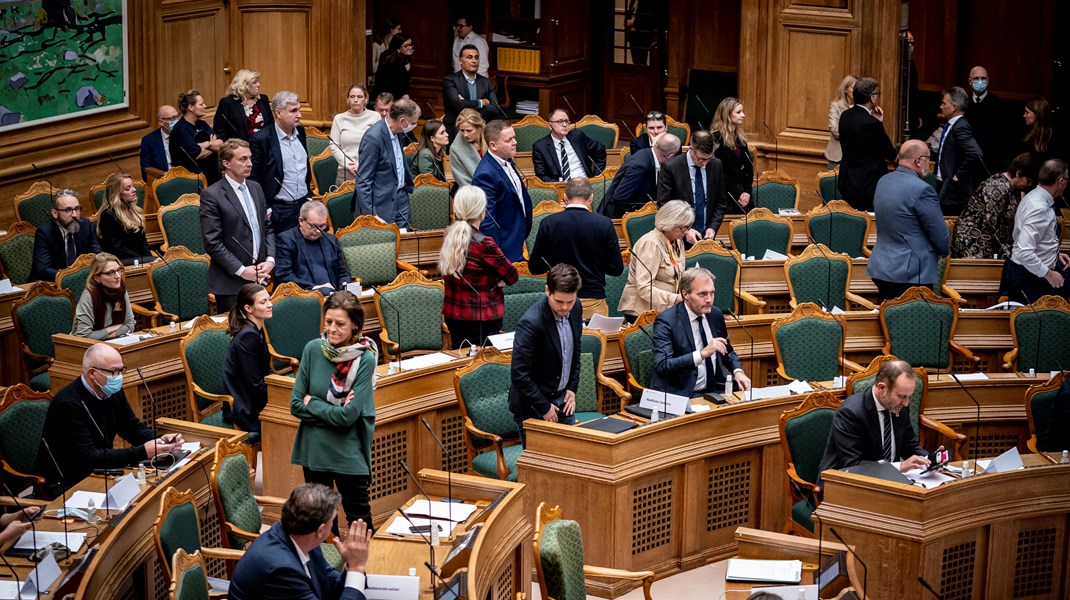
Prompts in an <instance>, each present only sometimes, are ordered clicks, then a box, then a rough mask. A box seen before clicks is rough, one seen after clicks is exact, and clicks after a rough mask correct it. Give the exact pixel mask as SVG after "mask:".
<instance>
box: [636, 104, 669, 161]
mask: <svg viewBox="0 0 1070 600" xmlns="http://www.w3.org/2000/svg"><path fill="white" fill-rule="evenodd" d="M665 127H666V122H665V115H664V114H663V113H660V112H658V111H656V110H655V111H650V112H648V113H647V114H646V131H644V132H643V134H641V135H639V137H635V138H632V141H631V143H630V144H628V148H629V150H630V151H631V156H635V155H636V154H638V153H639V151H640V150H642V149H643V148H650V147H652V146H653V145H654V140H656V139H658V136H659V135H661V134H663V133H665ZM629 160H630V158H629Z"/></svg>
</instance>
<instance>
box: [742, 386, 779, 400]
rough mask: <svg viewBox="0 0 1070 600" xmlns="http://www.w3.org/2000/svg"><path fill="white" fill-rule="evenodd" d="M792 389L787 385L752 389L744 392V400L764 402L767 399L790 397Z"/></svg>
mask: <svg viewBox="0 0 1070 600" xmlns="http://www.w3.org/2000/svg"><path fill="white" fill-rule="evenodd" d="M790 395H791V389H790V388H789V387H788V386H786V385H769V386H766V387H760V388H751V389H749V390H747V391H745V392H743V399H744V400H746V401H750V400H763V399H765V398H782V397H784V396H790Z"/></svg>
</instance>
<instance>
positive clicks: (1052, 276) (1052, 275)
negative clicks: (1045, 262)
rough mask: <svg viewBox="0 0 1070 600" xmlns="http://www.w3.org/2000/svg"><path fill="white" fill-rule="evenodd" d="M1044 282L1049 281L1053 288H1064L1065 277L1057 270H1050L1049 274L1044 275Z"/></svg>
mask: <svg viewBox="0 0 1070 600" xmlns="http://www.w3.org/2000/svg"><path fill="white" fill-rule="evenodd" d="M1060 260H1061V259H1060ZM1044 280H1045V281H1047V282H1048V283H1049V284H1050V285H1051V287H1053V288H1060V287H1063V283H1064V281H1063V276H1062V274H1061V273H1059V272H1058V271H1056V270H1055V269H1048V272H1047V273H1045V274H1044Z"/></svg>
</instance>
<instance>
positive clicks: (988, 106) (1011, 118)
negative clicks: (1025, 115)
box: [966, 65, 1021, 173]
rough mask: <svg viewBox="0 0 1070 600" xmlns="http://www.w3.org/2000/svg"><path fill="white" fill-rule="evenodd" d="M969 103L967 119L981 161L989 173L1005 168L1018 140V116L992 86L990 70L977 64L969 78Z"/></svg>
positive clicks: (1019, 121)
mask: <svg viewBox="0 0 1070 600" xmlns="http://www.w3.org/2000/svg"><path fill="white" fill-rule="evenodd" d="M967 83H968V84H969V86H968V87H967V88H966V90H967V92H968V93H969V99H970V103H969V106H967V107H966V120H967V121H969V122H970V127H971V128H972V129H973V137H974V139H976V140H977V145H978V146H980V147H981V153H982V154H983V155H984V156H983V158H982V161H983V163H984V165H985V167H986V168H987V169H988V172H989V173H999V172H1002V171H1003V168H1004V167H1005V166H1006V164H1007V162H1009V159H1010V158H1011V157H1013V156H1014V152H1013V149H1014V148H1016V147H1017V145H1016V144H1013V143H1011V139H1010V138H1011V137H1012V133H1013V131H1014V125H1015V124H1016V123H1021V118H1018V119H1017V120H1015V117H1016V115H1014V114H1012V112H1011V110H1010V108H1009V106H1008V103H1007V101H1006V100H1004V99H1003V98H1000V97H999V96H997V95H995V94H994V93H992V91H991V90H989V79H988V70H987V69H985V68H984V67H982V66H980V65H978V66H976V67H974V68H972V69H970V77H969V79H968V80H967Z"/></svg>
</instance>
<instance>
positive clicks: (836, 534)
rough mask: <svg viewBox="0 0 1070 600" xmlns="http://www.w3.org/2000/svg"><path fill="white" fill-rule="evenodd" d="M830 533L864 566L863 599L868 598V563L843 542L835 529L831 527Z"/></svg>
mask: <svg viewBox="0 0 1070 600" xmlns="http://www.w3.org/2000/svg"><path fill="white" fill-rule="evenodd" d="M829 533H831V534H832V535H834V536H836V539H837V540H839V541H840V543H841V544H843V546H844V547H845V548H847V551H848V552H850V553H851V556H853V557H855V560H857V561H858V564H860V565H862V597H863V598H865V597H866V583H867V580H868V579H869V567H867V566H866V563H864V562H862V557H861V556H859V555H858V553H856V552H855V551H854V550H853V549H851V547H850V546H849V545H847V542H845V541H843V538H842V537H840V534H839V532H837V531H836V528H835V527H831V526H830V527H829Z"/></svg>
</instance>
